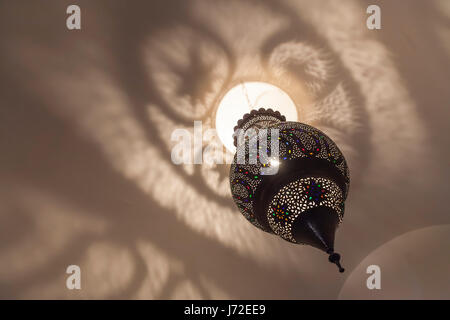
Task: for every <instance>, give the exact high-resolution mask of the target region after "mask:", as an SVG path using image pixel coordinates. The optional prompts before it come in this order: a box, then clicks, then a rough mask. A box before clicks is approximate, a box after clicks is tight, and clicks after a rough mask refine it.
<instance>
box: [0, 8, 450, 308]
mask: <svg viewBox="0 0 450 320" xmlns="http://www.w3.org/2000/svg"><path fill="white" fill-rule="evenodd" d="M70 3H71V2H70V1H33V2H30V1H26V2H25V1H23V2H22V1H12V0H10V1H3V2H2V3H1V4H0V35H1V39H2V40H1V41H2V49H1V50H0V65H1V70H2V72H1V75H2V77H1V79H2V80H1V89H0V90H1V95H0V99H1V104H0V105H1V108H0V150H2V152H1V156H0V159H1V161H0V296H1V297H2V298H69V299H70V298H250V299H251V298H275V299H311V298H327V299H335V298H338V297H344V298H359V297H361V296H362V295H361V291H358V290H359V289H358V286H359V285H361V281H363V280H364V278H365V275H364V270H365V267H366V266H365V264H366V263H369V262H370V263H374V261H375V262H376V261H378V260H377V259H379V261H380V262H379V263H380V265H381V266H382V268H383V269H382V270H384V271H383V272H386V274H385V275H386V279H387V280H386V281H390V280H389V279H396V276H397V275H399V274H400V273H402V274H403V275H404V278H402V279H406V280H405V281H403V282H401V281H399V282H398V284H395V285H393V284H392V283H391V284H390V285H387V284H386V286H383V288H386V289H383V290H385V291H383V290H382V291H381V292H377V293H376V294H375V293H374V294H373V295H372V296H371V294H370V292H369V293H368V292H365V291H364V294H366V295H367V297H368V298H370V297H374V298H379V297H381V298H383V297H388V298H392V297H394V298H395V297H397V298H417V297H419V298H420V297H422V298H436V297H437V298H447V299H448V298H450V288H449V287H448V286H447V287H446V286H445V285H443V284H445V283H450V281H448V278H449V276H448V273H446V270H448V269H449V266H450V261H449V257H448V255H445V254H440V253H439V251H438V250H437V249H436V248H438V247H439V245H438V243H442V246H443V248H444V247H445V246H447V247H448V244H449V242H450V238H449V233H448V232H443V231H442V230H447V231H448V224H449V223H450V222H449V218H448V208H447V203H446V201H447V195H448V186H447V183H448V180H449V179H448V178H449V169H448V163H449V161H448V160H449V152H448V149H447V146H448V142H449V141H448V139H449V138H448V119H449V108H448V103H449V101H450V91H449V90H448V84H449V80H450V79H449V75H450V73H449V71H450V68H449V64H450V61H449V54H450V51H449V50H450V43H449V41H448V39H450V37H449V31H448V23H449V18H450V9H449V7H448V3H447V1H408V2H407V4H403V3H406V1H403V2H400V1H384V2H377V3H380V6H381V8H382V26H383V27H382V30H379V31H369V30H367V28H366V27H365V18H366V14H365V8H366V7H367V6H368V4H370V2H366V1H339V2H338V1H277V2H274V1H189V2H187V1H169V2H168V1H161V2H156V1H135V2H134V3H133V4H132V3H130V2H125V1H99V0H96V1H92V0H90V1H78V3H79V5H80V7H81V9H82V30H81V31H68V30H67V29H66V28H65V17H66V15H65V9H66V7H67V5H68V4H70ZM190 55H193V56H194V57H196V59H198V61H200V62H201V63H203V64H204V65H206V66H207V67H206V70H210V71H212V73H211V74H210V75H209V77H210V79H212V80H211V81H209V82H207V83H210V82H211V83H212V85H211V86H210V87H209V88H207V87H206V86H205V85H202V86H200V87H199V90H198V94H199V95H200V96H201V99H191V98H189V97H188V96H182V95H180V91H179V90H178V89H180V88H179V87H178V89H177V87H174V88H173V87H172V85H173V84H175V83H177V81H181V82H180V83H181V89H186V90H188V89H189V88H190V86H189V85H192V83H195V82H196V81H199V83H202V82H201V79H202V77H207V76H208V74H205V72H204V70H203V69H202V68H200V69H198V68H197V69H196V68H195V64H193V62H192V60H190V59H188V57H190ZM176 70H178V71H179V72H176ZM180 70H181V72H180ZM206 73H207V72H206ZM243 79H252V80H260V81H266V82H271V83H273V84H275V85H278V86H279V87H281V88H283V89H284V90H285V91H287V92H288V93H289V94H290V96H291V97H293V99H294V101H296V103H297V104H298V108H299V114H300V118H301V119H300V120H301V121H304V122H307V123H311V124H313V125H315V126H317V127H319V128H321V129H323V130H324V131H326V132H327V134H329V135H330V136H331V137H332V138H333V139H335V141H336V142H337V143H338V144H339V146H340V147H341V148H342V150H343V151H344V153H345V154H346V157H347V159H348V162H349V165H350V170H351V178H352V184H351V190H350V196H349V199H348V201H347V206H346V216H345V220H344V224H343V226H342V227H341V229H340V230H339V231H338V234H337V240H336V248H337V249H339V250H338V251H339V252H341V253H342V255H343V264H344V265H345V267H346V268H347V272H346V273H345V274H343V275H341V274H338V273H337V272H336V270H335V266H333V265H331V264H329V263H328V262H327V257H326V256H325V255H324V254H323V253H321V252H319V251H317V250H315V249H312V248H308V247H302V246H294V245H291V244H289V243H286V242H283V241H282V240H280V239H277V238H275V237H273V236H270V235H267V234H263V233H261V232H260V231H259V230H257V229H256V228H254V227H252V226H251V225H250V224H248V223H247V222H246V221H245V220H244V219H243V218H242V217H240V215H239V213H238V212H237V209H236V208H235V207H234V204H233V203H232V200H231V197H230V195H229V191H228V182H227V174H228V173H227V169H228V168H227V167H226V166H225V165H224V166H218V167H206V166H185V167H183V166H181V167H180V166H175V165H173V164H172V163H171V161H170V148H171V146H172V144H171V142H170V133H171V131H172V130H173V129H174V128H180V127H186V128H189V127H191V126H192V124H193V121H194V120H200V119H201V120H203V121H204V126H205V127H213V126H214V112H215V107H216V103H217V99H219V98H220V96H221V95H223V94H224V92H225V91H226V89H227V88H229V87H231V86H232V85H233V84H235V83H237V82H239V81H241V80H243ZM183 86H184V87H183ZM305 87H308V88H312V89H311V90H310V91H308V97H307V99H306V98H305V97H304V95H303V94H304V91H303V90H299V88H305ZM171 88H173V89H171ZM187 92H189V90H188V91H187ZM305 101H308V103H306V102H305ZM193 103H194V105H193ZM438 225H440V226H438ZM444 225H447V227H446V226H444ZM430 226H434V227H430ZM426 227H430V228H426ZM433 228H437V229H433ZM442 228H444V229H442ZM445 228H447V229H445ZM430 230H438V231H439V237H437V236H434V231H430ZM415 232H416V233H415ZM414 235H420V237H421V239H423V241H424V244H423V247H421V248H420V249H418V250H416V251H414V257H413V258H411V259H413V260H414V261H415V262H414V266H409V265H408V263H406V265H408V268H406V269H405V267H404V265H405V262H404V261H405V259H407V257H406V258H405V256H402V254H403V253H404V252H409V249H410V248H408V246H409V245H412V246H416V245H417V244H416V243H415V242H414V239H416V236H414ZM403 236H404V238H402V237H403ZM417 237H419V236H417ZM405 239H406V240H405ZM391 240H392V241H391ZM427 241H428V242H427ZM427 246H429V247H430V248H433V250H434V251H433V252H435V254H432V255H430V254H429V252H428V251H427V250H426V247H427ZM402 248H404V250H403V249H402ZM447 251H448V250H447ZM374 257H375V258H374ZM373 259H375V260H373ZM69 264H77V265H80V267H81V269H82V290H81V291H78V292H74V291H69V290H67V289H66V288H65V278H66V274H65V268H66V267H67V266H68V265H69ZM436 266H439V267H437V268H436ZM412 278H415V279H418V280H417V283H419V285H418V286H419V289H418V291H417V290H415V291H411V290H409V289H408V288H409V287H408V286H409V285H411V281H410V280H408V279H412ZM361 279H362V280H361ZM383 279H384V276H383ZM346 280H347V281H346ZM416 287H417V286H415V287H414V288H416ZM405 288H406V289H405ZM364 290H365V289H364ZM367 291H368V290H367ZM418 292H419V293H418Z"/></svg>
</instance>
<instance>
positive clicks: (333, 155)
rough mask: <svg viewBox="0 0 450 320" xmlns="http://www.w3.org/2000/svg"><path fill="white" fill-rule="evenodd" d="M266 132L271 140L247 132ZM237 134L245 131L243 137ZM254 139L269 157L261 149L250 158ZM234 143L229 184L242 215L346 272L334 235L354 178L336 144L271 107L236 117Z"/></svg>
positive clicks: (262, 228) (314, 129) (322, 134)
mask: <svg viewBox="0 0 450 320" xmlns="http://www.w3.org/2000/svg"><path fill="white" fill-rule="evenodd" d="M261 129H266V130H261ZM263 131H265V132H267V140H266V141H267V143H261V139H260V140H259V141H258V140H257V139H252V134H247V133H248V132H253V135H254V136H255V133H256V135H257V134H258V133H260V132H263ZM237 132H241V133H243V134H242V136H241V138H239V136H238V134H237ZM271 135H273V136H275V135H276V136H277V139H276V140H278V143H277V144H276V148H277V151H278V152H277V156H276V157H273V154H275V152H274V149H273V144H270V143H269V142H270V141H273V140H272V139H273V137H272V136H271ZM264 139H265V138H264ZM255 141H256V142H255ZM238 142H239V143H238ZM255 143H256V145H253V146H256V149H258V151H259V152H260V151H261V147H262V146H263V147H264V148H266V154H267V157H268V158H267V159H268V161H262V159H260V155H261V152H260V153H259V155H257V156H256V161H250V159H251V158H252V157H253V153H252V150H253V149H252V144H255ZM234 145H235V146H236V154H235V156H234V159H233V163H232V165H231V168H230V185H231V192H232V195H233V200H234V202H235V203H236V205H237V207H238V208H239V210H240V211H241V213H242V215H243V216H244V217H245V218H246V219H247V220H248V221H249V222H250V223H252V224H253V225H254V226H255V227H257V228H259V229H261V230H263V231H266V232H269V233H272V234H275V235H277V236H280V237H281V238H283V239H284V240H286V241H289V242H292V243H296V244H305V245H310V246H313V247H315V248H318V249H320V250H323V251H325V252H326V253H327V254H329V261H330V262H332V263H335V264H336V265H337V266H338V268H339V271H340V272H344V268H342V267H341V265H340V255H339V254H338V253H335V252H334V237H335V232H336V229H337V227H338V226H339V224H340V223H342V219H343V216H344V202H345V199H346V198H347V194H348V190H349V183H350V178H349V170H348V166H347V163H346V161H345V158H344V155H343V154H342V152H341V151H340V150H339V148H338V147H337V146H336V144H335V143H334V142H333V141H332V140H331V139H330V138H329V137H328V136H327V135H326V134H324V133H323V132H322V131H320V130H318V129H316V128H314V127H312V126H309V125H306V124H303V123H299V122H290V121H288V122H287V121H286V118H285V117H284V116H283V115H281V114H280V113H279V112H278V111H273V110H272V109H267V110H266V109H259V110H252V111H251V112H250V113H247V114H245V115H244V117H243V118H242V119H241V120H239V121H238V125H237V126H236V127H235V134H234ZM243 160H244V161H243ZM270 170H272V171H270ZM274 172H275V173H274Z"/></svg>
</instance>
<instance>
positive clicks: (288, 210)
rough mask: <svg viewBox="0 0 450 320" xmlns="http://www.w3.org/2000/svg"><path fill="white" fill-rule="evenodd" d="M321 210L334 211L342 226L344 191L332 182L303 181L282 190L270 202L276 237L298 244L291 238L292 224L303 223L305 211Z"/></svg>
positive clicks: (269, 213)
mask: <svg viewBox="0 0 450 320" xmlns="http://www.w3.org/2000/svg"><path fill="white" fill-rule="evenodd" d="M319 206H324V207H329V208H331V209H333V210H334V211H335V212H336V213H337V215H338V218H339V223H341V222H342V215H343V209H344V199H343V195H342V191H341V189H340V188H339V187H338V186H337V185H336V184H335V183H334V182H333V181H331V180H328V179H324V178H314V177H312V178H304V179H299V180H297V181H294V182H291V183H289V184H287V185H286V186H284V187H283V188H281V189H280V191H279V192H278V193H277V194H276V195H275V196H274V197H273V199H272V201H271V202H270V205H269V208H268V211H267V218H268V221H269V224H270V227H271V228H272V230H273V231H274V233H275V234H277V235H279V236H280V237H282V238H283V239H285V240H287V241H290V242H294V243H297V241H296V240H295V239H294V237H293V235H292V224H293V223H294V221H295V220H297V219H301V216H300V215H301V214H302V213H303V212H305V211H306V210H309V209H312V208H316V207H319Z"/></svg>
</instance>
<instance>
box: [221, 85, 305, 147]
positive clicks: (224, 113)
mask: <svg viewBox="0 0 450 320" xmlns="http://www.w3.org/2000/svg"><path fill="white" fill-rule="evenodd" d="M259 108H266V109H268V108H271V109H272V110H274V111H279V112H280V113H281V114H283V115H284V116H286V120H287V121H297V120H298V115H297V107H296V106H295V103H294V102H293V101H292V99H291V98H290V97H289V96H288V94H287V93H286V92H284V91H283V90H281V89H280V88H278V87H276V86H274V85H272V84H269V83H266V82H243V83H241V84H238V85H237V86H235V87H233V88H231V90H230V91H228V92H227V93H226V94H225V95H224V97H223V98H222V100H221V101H220V103H219V107H218V109H217V112H216V130H217V135H218V136H219V139H220V140H221V141H222V143H223V144H224V146H225V147H226V148H227V149H228V150H229V151H231V152H232V153H234V152H235V151H236V148H235V146H234V144H233V133H234V131H233V129H234V127H235V126H236V123H237V122H238V120H239V119H241V118H242V116H243V115H244V114H246V113H249V112H250V111H251V110H253V109H255V110H257V109H259Z"/></svg>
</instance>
